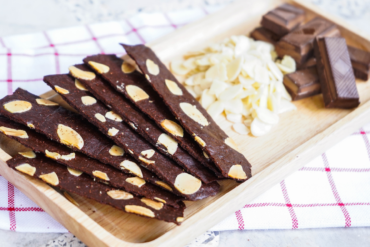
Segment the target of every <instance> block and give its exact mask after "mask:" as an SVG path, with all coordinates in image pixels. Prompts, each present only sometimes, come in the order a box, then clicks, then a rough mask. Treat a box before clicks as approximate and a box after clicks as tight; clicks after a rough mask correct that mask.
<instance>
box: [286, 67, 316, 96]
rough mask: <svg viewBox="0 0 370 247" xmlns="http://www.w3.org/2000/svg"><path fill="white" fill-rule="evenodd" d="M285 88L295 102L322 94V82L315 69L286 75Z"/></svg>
mask: <svg viewBox="0 0 370 247" xmlns="http://www.w3.org/2000/svg"><path fill="white" fill-rule="evenodd" d="M284 86H285V88H286V89H287V90H288V92H289V93H290V95H291V96H292V99H293V100H300V99H303V98H307V97H310V96H313V95H316V94H319V93H320V92H321V86H320V80H319V76H318V74H317V71H316V68H315V67H311V68H308V69H303V70H297V71H296V72H294V73H290V74H286V75H285V76H284Z"/></svg>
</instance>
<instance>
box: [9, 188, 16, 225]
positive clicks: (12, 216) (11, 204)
mask: <svg viewBox="0 0 370 247" xmlns="http://www.w3.org/2000/svg"><path fill="white" fill-rule="evenodd" d="M8 208H14V186H13V185H12V184H11V183H9V182H8ZM9 221H10V227H9V229H10V230H11V231H15V229H16V228H17V224H16V221H15V211H14V210H13V211H9Z"/></svg>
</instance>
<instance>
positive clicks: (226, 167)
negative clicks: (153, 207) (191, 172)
mask: <svg viewBox="0 0 370 247" xmlns="http://www.w3.org/2000/svg"><path fill="white" fill-rule="evenodd" d="M123 47H124V48H125V49H126V52H127V54H128V55H129V56H130V57H131V58H132V59H134V60H135V62H136V64H137V65H138V66H139V68H140V70H141V71H142V72H143V73H144V74H145V77H146V79H147V81H148V82H147V83H148V85H151V86H152V88H153V89H154V90H155V91H156V92H157V93H158V94H159V95H160V96H161V98H162V100H163V101H164V102H165V104H166V105H167V107H168V108H169V109H170V110H171V112H172V114H173V115H174V116H175V117H176V119H177V120H178V121H179V122H180V123H181V125H182V127H183V128H184V129H185V130H186V131H187V132H188V133H189V134H191V136H192V137H193V138H194V140H195V141H196V142H197V143H198V144H199V146H200V147H201V148H202V149H203V151H205V152H206V154H207V155H208V156H209V157H210V158H211V159H212V161H213V162H214V164H215V165H216V166H217V168H218V169H219V170H220V172H221V173H222V175H223V176H224V177H227V178H232V179H235V180H238V181H245V180H246V179H248V178H250V177H251V175H252V174H251V165H250V164H249V162H248V161H247V160H246V158H245V157H244V155H243V154H241V153H239V152H238V151H237V150H236V145H235V143H234V141H232V139H231V138H229V137H228V136H227V135H226V133H225V132H224V131H223V130H222V129H221V128H220V127H219V126H218V125H217V124H216V123H215V122H214V121H213V119H212V118H211V116H209V114H208V113H207V111H206V110H205V109H204V108H203V107H202V106H201V105H200V104H199V102H198V101H196V99H195V98H194V97H193V96H192V95H191V94H190V93H189V92H188V91H187V90H186V89H185V87H184V86H183V85H182V84H180V83H179V82H178V81H177V80H176V78H175V77H174V76H173V75H172V74H171V72H170V71H169V70H168V69H167V68H166V66H165V65H164V64H163V63H162V62H161V61H160V60H159V58H158V57H157V56H156V55H155V53H154V52H153V51H152V50H151V49H150V48H148V47H146V46H144V45H136V46H129V45H124V44H123ZM144 93H145V92H144Z"/></svg>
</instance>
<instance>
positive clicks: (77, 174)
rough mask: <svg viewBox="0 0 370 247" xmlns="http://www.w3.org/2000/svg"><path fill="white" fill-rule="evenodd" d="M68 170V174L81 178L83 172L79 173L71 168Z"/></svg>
mask: <svg viewBox="0 0 370 247" xmlns="http://www.w3.org/2000/svg"><path fill="white" fill-rule="evenodd" d="M67 170H68V172H69V173H70V174H71V175H73V176H76V177H79V176H81V174H82V172H81V171H78V170H75V169H72V168H69V167H67Z"/></svg>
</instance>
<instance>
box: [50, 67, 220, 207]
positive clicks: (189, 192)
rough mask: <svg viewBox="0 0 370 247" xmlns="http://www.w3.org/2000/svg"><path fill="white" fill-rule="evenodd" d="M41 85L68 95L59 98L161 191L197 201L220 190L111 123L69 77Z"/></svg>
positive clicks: (169, 143) (171, 145)
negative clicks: (154, 179)
mask: <svg viewBox="0 0 370 247" xmlns="http://www.w3.org/2000/svg"><path fill="white" fill-rule="evenodd" d="M75 69H77V68H75ZM76 73H77V72H76ZM85 73H91V74H94V73H92V72H84V71H81V70H79V71H78V73H77V74H78V75H79V76H78V77H79V78H84V76H83V75H85ZM91 74H90V75H91ZM94 75H95V74H94ZM85 78H86V77H85ZM44 81H45V82H46V83H47V84H48V85H50V86H51V87H52V88H53V89H56V90H58V88H62V89H63V90H65V91H68V93H59V94H60V95H61V96H62V98H63V99H64V100H65V101H66V102H67V103H68V104H69V105H70V106H71V107H72V108H74V109H75V110H76V111H78V112H79V113H80V114H81V115H82V116H83V117H85V118H86V119H87V120H88V121H89V122H90V123H92V124H94V125H95V126H96V127H98V128H99V130H100V131H101V132H102V133H105V135H106V136H107V137H109V138H110V139H112V140H113V141H114V142H115V143H116V144H117V145H118V146H120V147H122V148H123V149H124V150H125V152H127V153H128V154H130V155H131V156H132V157H133V158H135V159H136V160H137V161H138V162H140V164H141V165H142V166H143V167H145V168H147V169H149V170H151V171H152V172H154V173H155V174H157V176H159V177H160V178H161V179H162V180H164V181H165V183H167V184H166V185H164V188H168V189H169V190H170V191H173V193H175V194H177V195H180V196H183V197H185V198H186V199H188V200H200V199H203V198H206V197H208V196H213V195H215V194H216V193H217V192H218V190H219V188H220V186H219V184H218V183H217V182H212V183H209V184H207V185H205V184H202V182H201V180H199V179H198V178H196V177H194V176H192V175H190V174H188V173H186V172H184V171H183V169H181V168H180V167H178V166H177V164H175V163H174V162H172V161H171V160H169V159H168V158H166V157H165V156H164V155H162V154H161V153H159V152H156V151H155V150H154V149H153V146H152V145H150V144H149V143H147V142H146V141H145V140H144V139H143V138H142V137H141V136H139V135H138V134H137V133H135V132H134V131H133V130H132V129H131V127H129V126H128V125H127V124H126V123H124V122H122V120H121V119H120V121H115V120H112V119H111V118H110V117H109V115H107V114H108V113H109V112H111V111H110V109H109V108H107V107H106V106H105V105H104V104H102V103H101V102H100V101H98V100H96V99H95V98H94V97H92V96H91V94H90V93H89V92H87V91H84V90H80V89H78V88H77V87H75V80H74V79H73V78H72V77H71V76H69V75H50V76H45V77H44ZM59 91H61V90H59ZM159 143H160V144H161V145H163V146H165V147H166V148H167V150H169V152H171V151H173V150H174V149H175V148H176V146H175V145H176V144H175V143H174V142H173V141H172V140H168V139H166V138H164V139H160V140H159Z"/></svg>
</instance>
